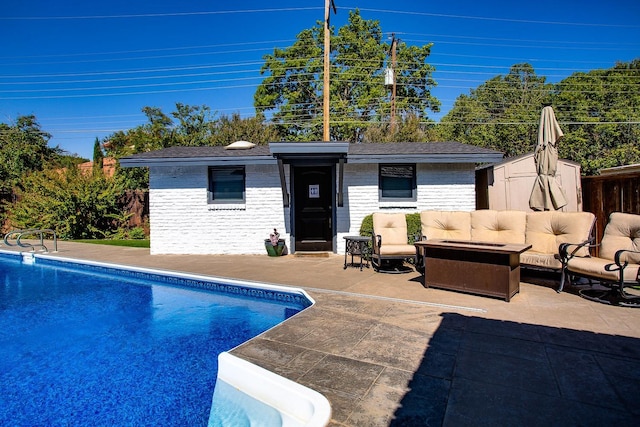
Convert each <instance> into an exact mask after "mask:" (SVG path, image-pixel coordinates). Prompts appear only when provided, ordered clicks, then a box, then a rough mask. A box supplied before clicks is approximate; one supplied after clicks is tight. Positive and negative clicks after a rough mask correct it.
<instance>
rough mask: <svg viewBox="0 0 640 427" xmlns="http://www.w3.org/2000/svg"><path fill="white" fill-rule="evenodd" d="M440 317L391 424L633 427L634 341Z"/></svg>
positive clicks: (636, 409) (639, 381) (637, 351)
mask: <svg viewBox="0 0 640 427" xmlns="http://www.w3.org/2000/svg"><path fill="white" fill-rule="evenodd" d="M441 316H442V322H441V324H440V326H439V328H438V329H437V330H436V331H435V333H434V334H433V336H432V337H431V339H430V340H429V344H428V348H427V351H426V352H425V354H424V357H423V359H422V362H421V363H420V366H419V368H418V369H417V371H415V372H414V374H413V377H412V378H411V379H410V381H409V382H408V384H407V392H406V394H405V395H404V396H403V397H402V399H401V401H400V405H399V407H398V408H397V410H396V411H395V413H394V415H393V416H392V420H391V422H390V424H389V425H391V426H410V425H435V426H439V425H451V426H453V425H455V426H459V425H474V426H484V425H486V426H495V425H514V424H518V425H583V426H584V425H597V426H601V425H629V426H631V425H637V417H638V415H640V406H638V404H637V397H638V396H639V395H640V370H638V366H639V363H640V340H639V339H635V338H628V337H623V336H612V335H603V334H596V333H593V332H585V331H579V330H571V329H562V328H554V327H549V326H539V325H531V324H525V323H516V322H510V321H499V320H489V319H483V318H479V317H469V316H465V315H460V314H454V313H443V314H441Z"/></svg>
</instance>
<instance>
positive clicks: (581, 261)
mask: <svg viewBox="0 0 640 427" xmlns="http://www.w3.org/2000/svg"><path fill="white" fill-rule="evenodd" d="M597 246H599V249H600V253H599V256H597V257H593V256H590V255H589V254H588V252H586V251H587V250H588V249H589V248H593V247H595V246H594V245H590V244H589V243H588V242H585V243H582V244H571V243H563V244H561V245H560V247H559V253H560V261H561V262H562V277H561V283H560V289H559V291H560V290H562V287H563V285H564V282H565V280H568V281H569V282H571V279H572V278H573V277H584V278H586V279H589V280H590V281H592V282H593V281H595V282H598V283H600V284H601V285H603V286H604V287H605V288H606V289H604V290H600V289H594V288H591V289H583V290H581V291H580V295H581V296H582V297H584V298H587V299H591V300H594V301H598V302H603V303H607V304H612V305H622V306H630V307H640V293H638V292H635V294H633V293H630V292H629V291H630V289H629V287H630V286H639V285H640V215H634V214H627V213H621V212H614V213H612V214H611V215H610V217H609V222H608V223H607V226H606V227H605V230H604V235H603V237H602V241H601V242H600V245H597Z"/></svg>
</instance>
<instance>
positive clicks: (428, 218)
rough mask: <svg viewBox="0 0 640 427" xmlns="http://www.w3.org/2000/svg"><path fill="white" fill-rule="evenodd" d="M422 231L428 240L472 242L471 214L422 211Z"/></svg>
mask: <svg viewBox="0 0 640 427" xmlns="http://www.w3.org/2000/svg"><path fill="white" fill-rule="evenodd" d="M420 230H421V233H422V235H423V236H425V237H426V238H427V239H444V240H471V212H461V211H453V212H452V211H422V212H420Z"/></svg>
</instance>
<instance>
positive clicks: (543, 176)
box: [529, 106, 567, 211]
mask: <svg viewBox="0 0 640 427" xmlns="http://www.w3.org/2000/svg"><path fill="white" fill-rule="evenodd" d="M563 136H564V134H563V133H562V129H560V125H559V124H558V121H557V120H556V115H555V114H554V112H553V108H552V107H551V106H546V107H544V108H543V109H542V115H541V116H540V126H539V128H538V144H537V145H536V149H535V151H534V155H533V158H534V160H535V162H536V170H537V172H538V176H537V177H536V181H535V182H534V184H533V190H532V191H531V197H530V198H529V207H530V208H531V209H533V210H536V211H550V210H558V209H560V208H562V207H563V206H565V205H566V204H567V199H566V197H565V194H564V191H563V190H562V188H560V186H559V185H558V182H557V181H556V171H557V169H558V141H560V139H561V138H562V137H563Z"/></svg>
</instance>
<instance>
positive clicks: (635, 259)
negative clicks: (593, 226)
mask: <svg viewBox="0 0 640 427" xmlns="http://www.w3.org/2000/svg"><path fill="white" fill-rule="evenodd" d="M620 249H627V250H631V251H640V215H634V214H627V213H621V212H614V213H612V214H611V215H610V216H609V222H608V223H607V226H606V227H605V229H604V235H603V236H602V241H601V245H600V257H601V258H605V259H610V260H613V258H614V256H615V253H616V251H618V250H620ZM628 257H629V258H628V260H629V262H631V263H634V264H640V254H629V255H628Z"/></svg>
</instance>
